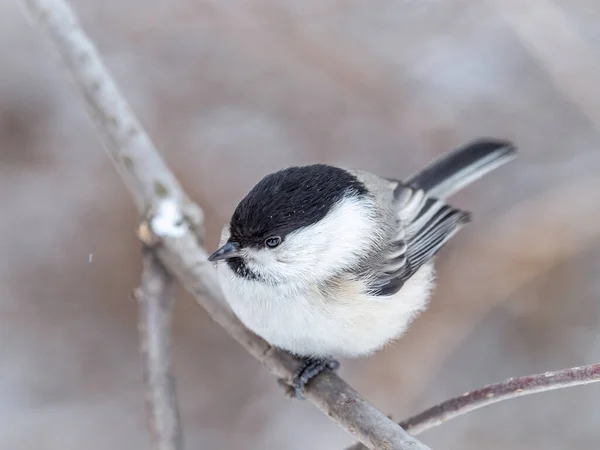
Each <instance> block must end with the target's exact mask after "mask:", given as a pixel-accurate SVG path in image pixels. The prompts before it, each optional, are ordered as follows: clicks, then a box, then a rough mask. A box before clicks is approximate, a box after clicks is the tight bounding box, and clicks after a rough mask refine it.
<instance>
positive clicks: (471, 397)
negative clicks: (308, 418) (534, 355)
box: [346, 364, 600, 450]
mask: <svg viewBox="0 0 600 450" xmlns="http://www.w3.org/2000/svg"><path fill="white" fill-rule="evenodd" d="M599 381H600V364H590V365H588V366H581V367H573V368H571V369H562V370H559V371H556V372H546V373H538V374H535V375H527V376H524V377H518V378H509V379H508V380H505V381H501V382H500V383H495V384H490V385H487V386H484V387H483V388H481V389H477V390H475V391H471V392H466V393H464V394H462V395H461V396H459V397H454V398H451V399H450V400H446V401H445V402H442V403H440V404H438V405H435V406H433V407H431V408H429V409H426V410H425V411H423V412H421V413H420V414H417V415H416V416H413V417H411V418H410V419H407V420H404V421H403V422H400V426H401V427H402V428H404V429H405V430H406V431H407V432H409V433H411V434H412V435H418V434H421V433H422V432H423V431H426V430H428V429H430V428H433V427H436V426H438V425H441V424H443V423H444V422H447V421H448V420H450V419H454V418H455V417H458V416H462V415H463V414H466V413H468V412H471V411H474V410H476V409H479V408H483V407H484V406H488V405H491V404H492V403H497V402H501V401H503V400H510V399H512V398H517V397H521V396H523V395H531V394H537V393H539V392H546V391H553V390H555V389H563V388H568V387H572V386H580V385H584V384H589V383H596V382H599ZM364 448H365V447H364V446H363V445H361V444H356V445H353V446H352V447H349V448H347V449H346V450H363V449H364Z"/></svg>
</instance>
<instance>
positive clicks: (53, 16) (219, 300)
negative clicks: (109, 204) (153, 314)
mask: <svg viewBox="0 0 600 450" xmlns="http://www.w3.org/2000/svg"><path fill="white" fill-rule="evenodd" d="M19 3H20V4H21V5H22V6H23V7H24V9H25V11H26V12H27V14H28V16H29V17H31V19H32V21H33V22H34V23H35V24H36V25H37V26H39V27H40V28H41V29H42V30H44V32H45V33H46V36H47V37H48V38H49V39H50V40H51V41H52V42H53V44H54V45H55V47H56V48H57V50H58V51H59V53H60V54H61V56H62V58H63V60H64V62H65V64H66V66H67V67H68V69H69V71H70V73H71V75H72V77H73V79H74V81H75V84H76V86H77V88H78V90H79V92H80V93H81V94H82V96H83V98H84V100H85V104H86V107H87V109H88V111H89V114H90V116H91V118H92V120H93V122H94V125H95V127H96V129H97V130H98V133H99V136H100V139H101V140H102V142H103V143H104V145H105V149H106V151H107V152H108V154H109V155H110V157H111V159H112V160H113V162H114V163H115V165H116V166H117V169H118V171H119V173H120V174H121V176H122V177H123V179H124V180H125V183H126V185H127V187H128V189H129V190H130V192H131V193H132V195H133V197H134V199H135V202H136V205H137V207H138V210H139V211H140V212H141V213H142V214H144V215H145V217H146V220H145V221H144V222H143V224H142V225H143V226H141V227H140V229H139V230H138V235H139V236H140V238H142V239H143V240H144V241H146V242H152V243H156V242H155V241H156V239H155V238H157V239H158V240H159V241H160V245H159V246H158V247H157V254H158V255H159V257H160V259H161V261H162V262H163V264H165V266H166V267H167V269H168V270H169V272H170V273H172V274H173V275H174V276H176V277H177V279H178V280H179V281H180V282H181V283H182V284H183V286H184V287H185V288H186V289H187V290H188V291H189V292H190V293H191V294H192V295H193V296H194V298H195V299H196V301H197V302H198V303H199V304H200V305H202V306H203V307H204V308H205V309H206V311H207V312H208V314H209V315H210V316H211V317H212V318H213V319H214V320H215V321H216V322H218V323H219V324H220V325H221V326H222V327H223V328H224V329H225V330H227V332H228V333H229V334H230V335H231V336H232V337H233V338H235V339H236V340H237V341H238V342H239V343H240V344H241V345H243V346H244V348H246V350H248V352H250V354H252V355H253V356H254V357H255V358H256V359H257V360H259V361H260V362H261V363H262V364H264V365H265V366H266V367H267V368H268V369H269V370H270V372H271V373H272V374H274V375H275V376H276V377H278V378H280V379H282V380H284V381H285V382H286V383H288V384H289V383H290V382H291V380H292V377H293V373H294V372H295V371H296V369H297V368H298V367H299V364H300V363H299V361H298V360H296V359H295V358H293V357H291V356H290V355H288V354H287V353H285V352H281V351H279V350H277V349H274V348H272V347H271V346H270V345H269V344H268V343H267V342H265V341H264V340H262V339H260V338H259V337H257V336H256V335H254V334H253V333H251V332H250V331H249V330H248V329H247V328H246V327H244V325H243V324H242V323H241V322H240V321H239V320H238V319H237V317H236V316H235V315H234V314H233V313H232V311H231V310H230V309H229V308H228V307H227V306H226V303H225V301H224V299H223V294H222V292H221V289H220V287H219V284H218V282H217V278H216V273H215V270H214V267H213V266H212V265H211V264H210V263H208V262H207V259H206V258H207V256H208V255H207V253H206V251H205V250H204V249H203V248H202V246H201V239H200V236H199V233H200V230H201V229H202V220H203V214H202V211H201V209H200V208H199V207H197V206H196V205H195V204H193V203H192V202H191V201H190V200H189V199H188V197H187V196H186V195H185V193H184V192H183V190H182V188H181V186H180V185H179V183H178V182H177V180H176V179H175V177H174V176H173V175H172V173H171V172H170V171H169V169H168V168H167V166H166V164H165V163H164V161H163V160H162V158H161V157H160V155H159V154H158V152H157V150H156V149H155V147H154V146H153V145H152V142H151V141H150V139H149V137H148V135H147V134H146V133H145V131H144V130H143V129H142V127H141V125H140V123H139V121H138V120H137V119H136V118H135V116H134V114H133V112H132V111H131V108H130V107H129V106H128V104H127V103H126V101H125V100H124V99H123V97H122V96H121V94H120V93H119V91H118V90H117V88H116V86H115V83H114V82H113V81H112V78H111V76H110V75H109V73H108V71H107V70H106V68H105V66H104V64H103V63H102V60H101V58H100V56H99V55H98V52H97V51H96V49H95V48H94V46H93V44H92V42H91V41H90V40H89V38H88V37H87V36H86V35H85V33H84V32H83V30H82V29H81V28H80V26H79V24H78V21H77V19H76V17H75V15H74V13H73V11H72V10H71V8H70V7H69V5H68V4H67V3H66V2H65V1H64V0H19ZM304 395H305V397H306V398H307V399H308V400H309V401H311V402H312V403H314V404H315V405H316V406H317V407H318V408H319V409H321V410H322V411H323V412H325V413H326V414H327V415H328V416H329V417H330V418H331V419H332V420H333V421H335V422H336V423H338V424H339V425H340V426H342V427H343V428H344V429H345V430H346V431H348V432H349V433H351V434H352V435H353V436H354V437H355V438H356V439H358V440H359V441H361V442H363V443H364V444H365V445H366V446H367V447H369V448H373V449H389V450H400V449H411V450H425V449H428V447H427V446H425V445H424V444H422V443H421V442H419V441H418V440H416V439H414V438H412V437H411V436H409V435H408V434H407V433H406V432H405V431H404V430H403V429H402V428H401V427H400V426H398V425H397V424H395V423H394V422H393V421H392V420H390V419H389V418H388V417H386V416H385V415H384V414H383V413H381V412H380V411H378V410H377V409H376V408H375V407H373V406H372V405H371V404H370V403H368V402H367V401H365V400H364V399H362V398H361V396H360V395H359V394H358V393H357V392H356V391H355V390H353V389H352V388H351V387H349V386H348V385H347V384H346V383H345V382H344V381H343V380H342V379H341V378H340V377H338V376H337V375H335V374H333V373H329V374H322V375H321V376H318V377H317V378H315V379H314V380H313V381H312V382H311V383H310V384H309V386H308V388H307V389H306V392H305V393H304Z"/></svg>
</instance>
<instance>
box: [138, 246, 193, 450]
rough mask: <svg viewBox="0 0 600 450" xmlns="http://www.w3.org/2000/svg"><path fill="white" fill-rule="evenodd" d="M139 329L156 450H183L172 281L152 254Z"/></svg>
mask: <svg viewBox="0 0 600 450" xmlns="http://www.w3.org/2000/svg"><path fill="white" fill-rule="evenodd" d="M142 262H143V271H142V280H141V283H140V287H139V288H138V289H136V290H135V291H134V293H133V296H134V297H135V299H136V300H137V301H138V303H139V320H138V330H139V334H140V350H141V353H142V365H143V372H144V383H145V385H146V402H147V407H148V413H149V420H150V429H151V431H152V434H153V438H154V439H153V443H154V447H155V448H156V450H182V449H183V438H182V433H181V423H180V419H179V409H178V407H177V397H176V395H175V381H174V379H173V372H172V364H171V325H172V316H173V303H174V301H173V300H174V298H173V279H172V277H171V276H170V275H169V273H168V272H167V271H166V270H165V268H164V267H163V266H162V264H161V263H160V261H159V260H158V259H157V258H156V256H155V255H154V254H153V253H152V252H151V251H145V252H144V254H143V258H142Z"/></svg>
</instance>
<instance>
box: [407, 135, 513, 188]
mask: <svg viewBox="0 0 600 450" xmlns="http://www.w3.org/2000/svg"><path fill="white" fill-rule="evenodd" d="M516 153H517V149H516V147H515V145H514V144H513V143H512V142H509V141H503V140H499V139H492V138H481V139H477V140H475V141H472V142H470V143H468V144H466V145H465V146H463V147H460V148H458V149H456V150H454V151H452V152H450V153H448V154H446V155H442V156H441V157H440V158H439V159H437V160H435V161H433V162H432V163H430V164H429V165H428V166H427V167H425V169H423V170H422V171H420V172H419V173H417V174H416V175H413V176H412V177H410V178H409V179H408V180H407V181H408V183H409V184H410V185H415V186H417V187H419V188H421V189H423V190H424V191H425V192H426V193H427V195H429V196H431V197H437V198H439V199H445V198H448V197H450V196H452V195H453V194H455V193H456V192H458V191H459V190H461V189H462V188H463V187H465V186H467V185H469V184H471V183H472V182H474V181H476V180H478V179H479V178H481V177H482V176H484V175H485V174H487V173H489V172H491V171H492V170H494V169H497V168H498V167H500V166H502V165H504V164H506V163H507V162H509V161H511V160H512V159H514V157H515V155H516Z"/></svg>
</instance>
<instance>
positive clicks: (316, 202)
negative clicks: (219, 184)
mask: <svg viewBox="0 0 600 450" xmlns="http://www.w3.org/2000/svg"><path fill="white" fill-rule="evenodd" d="M366 193H367V189H366V187H365V186H364V185H363V184H362V183H361V182H360V181H359V180H358V179H357V178H356V177H355V176H354V175H353V174H351V173H350V172H348V171H346V170H344V169H341V168H338V167H333V166H329V165H325V164H314V165H310V166H302V167H290V168H287V169H283V170H280V171H279V172H275V173H272V174H270V175H267V176H266V177H264V178H263V179H262V180H261V181H259V182H258V184H257V185H256V186H254V188H252V190H251V191H250V192H249V193H248V195H246V197H244V199H243V200H242V201H241V202H240V203H239V205H238V206H237V208H236V209H235V212H234V213H233V216H232V218H231V224H230V225H231V226H230V231H231V238H230V241H235V242H237V243H239V244H240V245H241V246H242V247H244V246H263V245H264V241H265V239H267V238H268V237H270V236H273V235H277V236H280V237H281V238H282V239H285V236H286V235H287V234H289V233H290V232H292V231H295V230H297V229H299V228H303V227H306V226H309V225H312V224H314V223H316V222H318V221H319V220H321V219H323V218H324V217H325V216H326V215H327V213H328V212H329V211H330V210H331V208H332V207H333V206H334V205H335V204H336V203H337V202H338V201H339V200H341V199H342V198H343V197H348V196H360V195H365V194H366Z"/></svg>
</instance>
